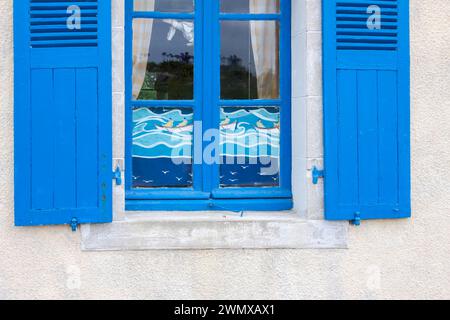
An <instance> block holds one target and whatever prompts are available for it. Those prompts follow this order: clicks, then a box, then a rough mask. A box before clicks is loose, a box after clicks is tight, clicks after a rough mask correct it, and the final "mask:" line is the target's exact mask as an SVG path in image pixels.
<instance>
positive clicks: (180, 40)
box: [149, 20, 194, 63]
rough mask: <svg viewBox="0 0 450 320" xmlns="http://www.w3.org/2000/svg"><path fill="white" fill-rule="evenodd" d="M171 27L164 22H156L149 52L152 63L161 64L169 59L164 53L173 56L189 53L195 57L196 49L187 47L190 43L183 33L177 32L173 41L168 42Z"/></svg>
mask: <svg viewBox="0 0 450 320" xmlns="http://www.w3.org/2000/svg"><path fill="white" fill-rule="evenodd" d="M170 27H171V26H170V25H169V24H167V23H165V22H162V20H154V22H153V32H152V41H151V43H150V52H149V55H150V59H151V61H153V62H156V63H160V62H162V61H164V60H165V59H167V58H165V57H164V56H163V53H164V52H165V53H167V54H173V55H179V54H180V53H185V52H188V53H189V54H190V55H192V56H194V47H192V46H191V47H189V46H187V43H188V41H187V40H186V39H185V38H184V37H183V33H182V32H181V31H177V32H176V33H175V36H174V37H173V39H172V40H171V41H169V40H167V34H168V33H169V30H170Z"/></svg>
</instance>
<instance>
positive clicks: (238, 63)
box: [220, 21, 280, 100]
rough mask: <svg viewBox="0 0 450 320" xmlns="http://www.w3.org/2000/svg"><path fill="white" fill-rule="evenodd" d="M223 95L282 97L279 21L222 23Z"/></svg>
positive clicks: (226, 97) (255, 97) (251, 97)
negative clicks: (280, 86)
mask: <svg viewBox="0 0 450 320" xmlns="http://www.w3.org/2000/svg"><path fill="white" fill-rule="evenodd" d="M221 34H222V44H221V53H220V54H221V66H220V70H221V75H220V81H221V98H222V99H230V100H232V99H278V98H279V95H280V94H279V91H280V90H279V83H280V75H279V64H280V61H279V60H280V59H279V24H278V22H276V21H222V22H221Z"/></svg>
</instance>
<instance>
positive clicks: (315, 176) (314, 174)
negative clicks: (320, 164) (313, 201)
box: [312, 166, 325, 184]
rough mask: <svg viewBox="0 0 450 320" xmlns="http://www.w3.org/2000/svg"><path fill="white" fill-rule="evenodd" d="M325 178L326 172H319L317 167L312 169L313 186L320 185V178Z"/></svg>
mask: <svg viewBox="0 0 450 320" xmlns="http://www.w3.org/2000/svg"><path fill="white" fill-rule="evenodd" d="M324 177H325V170H319V169H317V167H316V166H314V167H313V168H312V179H313V184H318V183H319V179H320V178H324Z"/></svg>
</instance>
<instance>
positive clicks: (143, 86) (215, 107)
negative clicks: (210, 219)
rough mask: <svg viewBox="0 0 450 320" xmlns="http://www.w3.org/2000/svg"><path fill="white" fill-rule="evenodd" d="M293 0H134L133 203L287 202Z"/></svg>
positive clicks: (130, 97) (130, 13)
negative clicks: (291, 11) (291, 2)
mask: <svg viewBox="0 0 450 320" xmlns="http://www.w3.org/2000/svg"><path fill="white" fill-rule="evenodd" d="M289 2H290V1H288V0H239V1H237V0H215V1H203V0H196V1H193V0H174V1H170V0H127V15H126V16H127V27H126V28H127V29H126V32H127V33H126V34H127V36H126V68H127V72H126V75H127V76H126V77H127V79H126V96H127V101H126V105H127V116H126V128H127V134H126V163H127V165H126V167H127V168H128V170H127V175H126V197H127V209H129V210H206V209H213V210H283V209H290V208H291V207H292V200H291V198H292V196H291V190H290V189H291V181H290V180H291V172H290V171H291V159H290V154H291V150H290V149H291V140H290V132H291V131H290V130H291V119H290V3H289Z"/></svg>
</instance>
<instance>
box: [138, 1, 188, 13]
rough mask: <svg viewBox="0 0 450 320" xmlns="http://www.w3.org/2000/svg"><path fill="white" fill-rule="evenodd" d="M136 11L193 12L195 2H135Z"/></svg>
mask: <svg viewBox="0 0 450 320" xmlns="http://www.w3.org/2000/svg"><path fill="white" fill-rule="evenodd" d="M134 11H158V12H193V11H194V0H134Z"/></svg>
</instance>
